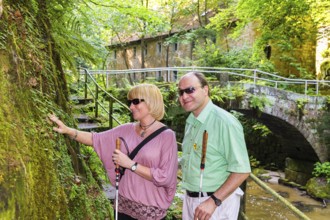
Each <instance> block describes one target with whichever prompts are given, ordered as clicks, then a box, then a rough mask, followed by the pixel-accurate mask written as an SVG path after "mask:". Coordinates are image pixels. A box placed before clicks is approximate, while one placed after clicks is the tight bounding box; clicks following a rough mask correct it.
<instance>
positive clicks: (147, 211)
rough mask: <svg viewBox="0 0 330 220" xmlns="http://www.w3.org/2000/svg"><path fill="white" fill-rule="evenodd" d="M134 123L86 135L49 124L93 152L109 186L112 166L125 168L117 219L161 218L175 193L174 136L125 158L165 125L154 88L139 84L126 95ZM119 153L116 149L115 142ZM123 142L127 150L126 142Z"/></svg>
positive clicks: (161, 136) (159, 97)
mask: <svg viewBox="0 0 330 220" xmlns="http://www.w3.org/2000/svg"><path fill="white" fill-rule="evenodd" d="M127 98H128V105H129V108H130V110H131V112H132V115H133V118H134V120H136V122H134V123H127V124H123V125H120V126H117V127H115V128H113V129H110V130H107V131H104V132H100V133H90V132H85V131H78V130H76V129H74V128H69V127H67V126H66V125H65V124H64V123H63V122H62V121H60V120H59V119H58V118H57V117H56V116H55V115H51V116H50V119H51V120H52V121H53V122H55V123H56V124H57V126H58V127H54V131H56V132H58V133H61V134H67V135H69V136H70V137H71V138H73V139H74V140H76V141H78V142H80V143H82V144H85V145H90V146H93V147H94V150H95V151H96V152H97V154H98V156H99V157H100V159H101V160H102V162H103V165H104V167H105V168H106V171H107V173H108V176H109V179H110V181H111V183H112V184H114V183H115V179H116V174H115V165H116V164H118V165H119V166H121V167H123V168H126V171H125V173H124V175H123V176H122V177H121V180H120V183H119V202H118V219H120V220H126V219H139V220H140V219H141V220H148V219H156V220H158V219H165V216H166V210H167V209H168V208H169V206H170V205H171V203H172V200H173V198H174V194H175V191H176V183H177V181H176V178H177V167H178V164H177V163H178V162H177V161H178V159H177V145H176V138H175V133H174V132H173V131H172V130H171V129H166V130H165V131H163V132H161V133H160V134H159V135H157V136H156V137H154V138H153V139H152V140H150V141H149V142H148V143H146V144H145V145H144V146H143V147H142V148H141V149H140V150H139V151H138V153H137V155H136V156H135V157H134V158H133V159H130V158H129V157H128V156H127V150H126V147H127V148H128V151H129V153H131V152H132V151H133V149H134V148H135V147H136V146H137V145H138V144H139V143H140V142H141V141H143V140H144V139H145V138H146V137H148V136H149V135H150V134H152V133H153V132H154V131H156V130H157V129H159V128H161V127H163V126H164V124H163V123H161V122H160V120H161V119H162V118H163V116H164V112H165V110H164V103H163V96H162V94H161V92H160V90H159V89H158V88H157V86H155V85H151V84H140V85H137V86H134V87H133V88H132V89H131V90H130V91H129V92H128V94H127ZM117 138H120V140H121V150H116V140H117ZM124 142H126V147H125V143H124Z"/></svg>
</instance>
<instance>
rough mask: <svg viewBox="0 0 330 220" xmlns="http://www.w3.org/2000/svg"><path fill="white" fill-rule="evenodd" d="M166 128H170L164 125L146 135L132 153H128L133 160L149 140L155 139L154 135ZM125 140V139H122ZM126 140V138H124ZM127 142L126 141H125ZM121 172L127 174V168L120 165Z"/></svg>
mask: <svg viewBox="0 0 330 220" xmlns="http://www.w3.org/2000/svg"><path fill="white" fill-rule="evenodd" d="M166 129H168V127H167V126H163V127H161V128H159V129H157V130H156V131H154V132H153V133H152V134H150V135H149V136H148V137H146V138H145V139H144V140H143V141H141V143H140V144H138V146H136V148H134V150H133V151H132V153H130V154H129V155H128V157H129V158H130V159H131V160H133V159H134V157H135V156H136V154H137V153H138V152H139V150H140V149H141V148H142V147H143V146H144V145H145V144H146V143H148V142H149V141H151V139H153V138H154V137H156V136H157V135H159V134H160V133H161V132H163V131H165V130H166ZM122 140H123V139H122ZM124 141H125V140H124ZM125 144H126V143H125ZM120 168H121V169H120V174H121V177H122V176H123V175H124V174H125V170H126V168H122V167H120Z"/></svg>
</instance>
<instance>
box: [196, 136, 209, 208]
mask: <svg viewBox="0 0 330 220" xmlns="http://www.w3.org/2000/svg"><path fill="white" fill-rule="evenodd" d="M207 138H208V134H207V131H206V130H205V131H204V133H203V146H202V156H201V176H200V180H199V195H198V202H199V203H201V194H202V191H203V189H202V188H203V174H204V168H205V158H206V148H207Z"/></svg>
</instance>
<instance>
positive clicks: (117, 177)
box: [115, 138, 120, 220]
mask: <svg viewBox="0 0 330 220" xmlns="http://www.w3.org/2000/svg"><path fill="white" fill-rule="evenodd" d="M116 149H118V150H120V139H119V138H117V140H116ZM115 171H116V208H115V209H116V213H115V216H116V220H118V195H119V193H118V186H119V175H120V174H119V165H118V163H117V164H116V169H115Z"/></svg>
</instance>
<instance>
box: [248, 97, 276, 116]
mask: <svg viewBox="0 0 330 220" xmlns="http://www.w3.org/2000/svg"><path fill="white" fill-rule="evenodd" d="M249 103H250V107H251V108H254V109H256V110H258V111H260V112H262V111H263V110H264V108H265V106H267V105H270V104H271V103H270V101H269V100H268V99H267V97H266V96H265V95H252V96H251V97H250V99H249Z"/></svg>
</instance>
